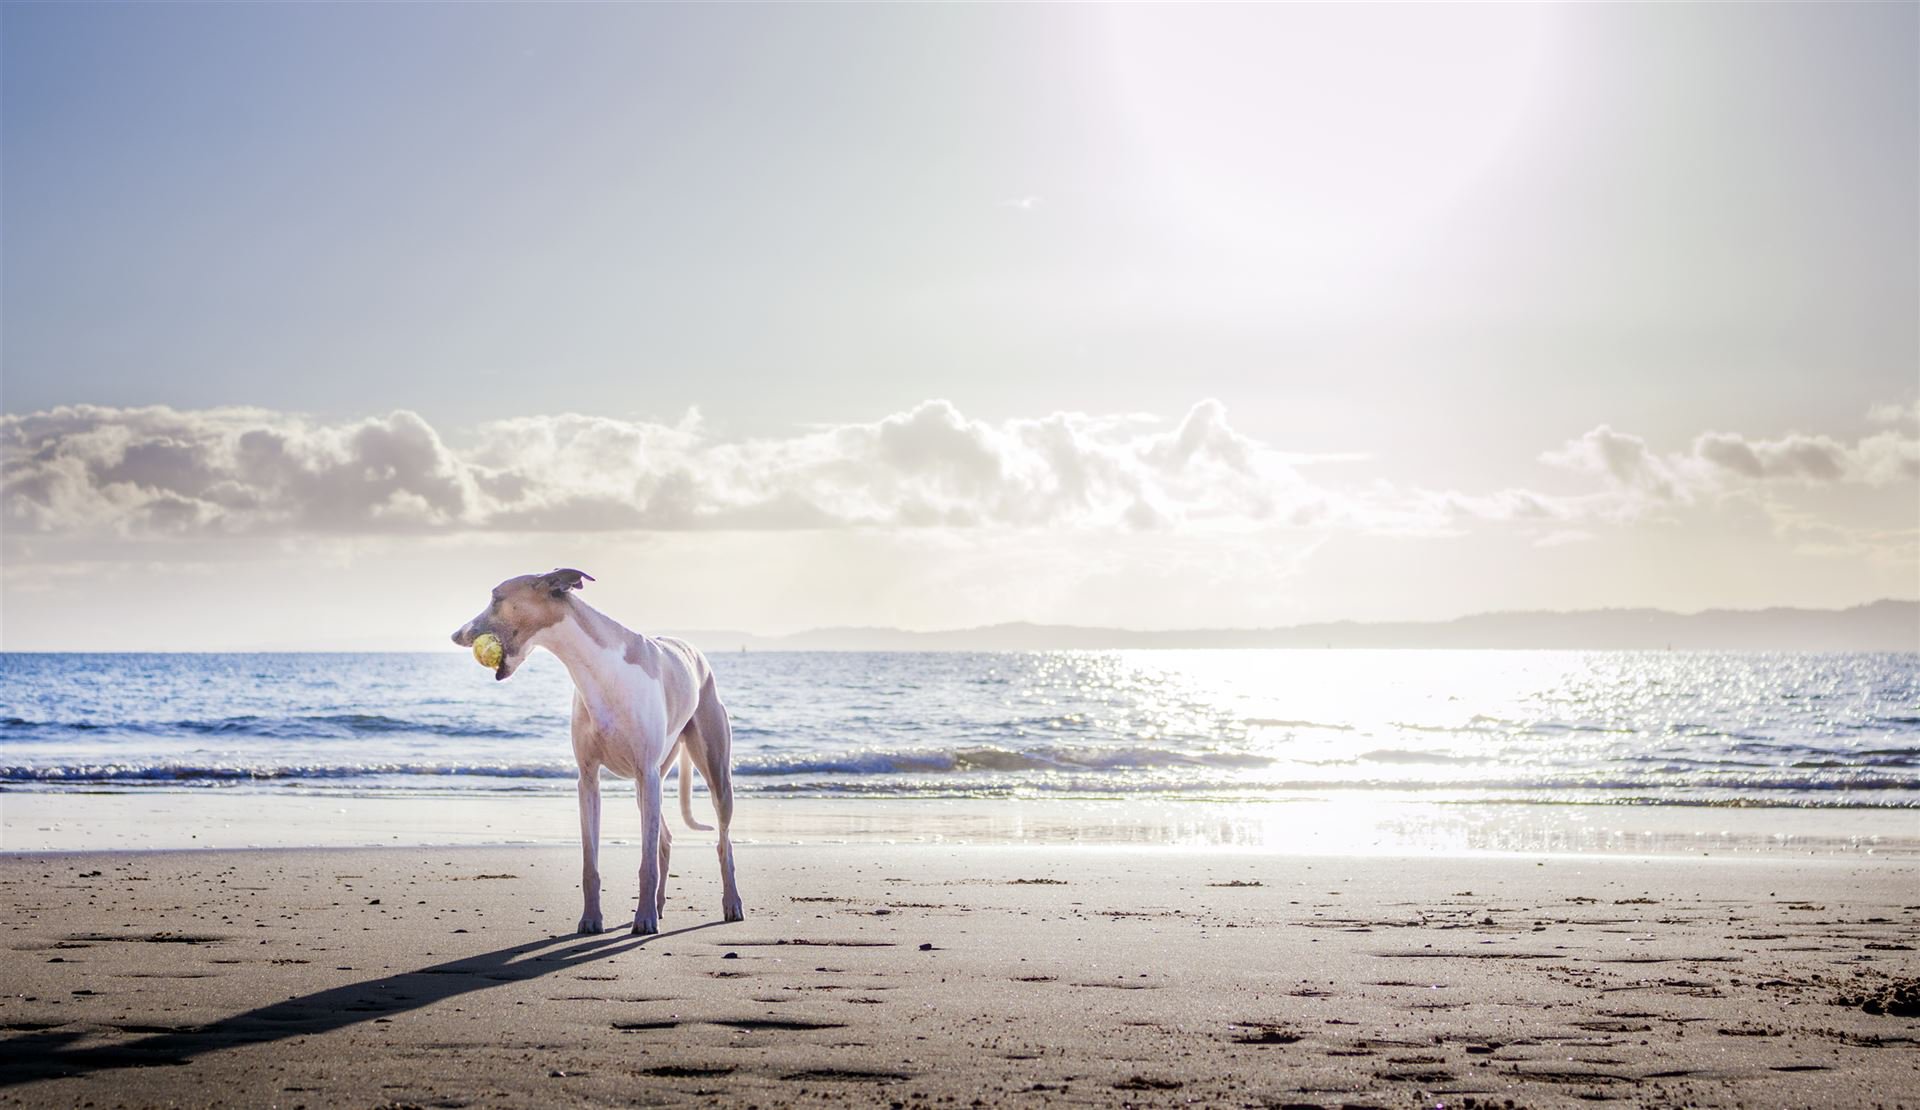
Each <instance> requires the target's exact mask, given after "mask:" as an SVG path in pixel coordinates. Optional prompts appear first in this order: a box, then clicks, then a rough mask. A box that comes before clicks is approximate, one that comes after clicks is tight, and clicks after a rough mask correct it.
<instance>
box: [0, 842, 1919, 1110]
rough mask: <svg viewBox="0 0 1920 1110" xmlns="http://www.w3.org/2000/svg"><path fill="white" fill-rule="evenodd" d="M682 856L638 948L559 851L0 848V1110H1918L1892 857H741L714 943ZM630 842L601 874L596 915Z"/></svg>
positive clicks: (1912, 991) (695, 845)
mask: <svg viewBox="0 0 1920 1110" xmlns="http://www.w3.org/2000/svg"><path fill="white" fill-rule="evenodd" d="M675 839H676V845H675V851H674V864H675V866H674V868H673V871H674V874H675V876H676V877H675V878H674V880H673V885H672V887H671V889H670V892H669V902H668V906H667V916H666V918H665V920H664V922H663V927H664V929H665V930H666V931H665V932H663V933H662V934H660V935H659V936H656V937H646V938H640V937H631V936H628V935H627V934H626V933H625V932H624V931H614V932H610V933H608V934H604V935H601V936H595V937H580V936H574V935H571V932H570V930H571V928H572V925H573V922H574V919H575V917H576V915H577V913H578V909H579V893H578V885H577V884H578V882H579V871H578V862H579V861H578V855H577V852H576V851H575V850H574V849H572V848H568V847H559V846H551V847H549V846H519V847H432V848H422V847H409V848H398V847H392V848H376V849H342V850H326V851H315V850H281V849H269V850H258V851H235V850H229V851H204V852H203V851H193V852H179V851H174V852H140V853H132V852H119V853H89V854H58V855H45V854H29V853H13V854H8V855H5V856H0V890H4V891H5V892H6V896H5V897H4V898H0V920H4V922H5V927H6V935H7V938H8V944H9V946H10V948H11V950H12V954H11V958H10V960H9V964H8V972H7V988H8V989H7V990H6V991H5V992H4V994H3V995H0V999H3V1000H0V1025H4V1031H0V1103H4V1104H8V1105H24V1106H69V1105H81V1104H83V1103H85V1102H89V1101H92V1102H95V1103H96V1104H100V1105H106V1104H131V1105H142V1106H145V1105H206V1106H256V1105H269V1104H274V1105H282V1106H288V1107H293V1106H301V1105H306V1106H321V1105H341V1104H349V1105H405V1104H418V1105H443V1106H454V1105H499V1106H530V1107H531V1106H552V1105H603V1104H607V1103H612V1102H633V1101H636V1100H637V1101H639V1102H642V1103H646V1104H649V1105H661V1106H701V1105H713V1104H716V1103H725V1104H729V1105H746V1104H748V1103H757V1104H759V1105H761V1106H784V1105H799V1106H848V1105H855V1106H865V1105H878V1106H890V1105H902V1106H910V1107H950V1106H955V1105H958V1106H965V1105H968V1104H969V1102H970V1101H972V1100H976V1099H978V1100H983V1101H984V1104H985V1105H1005V1104H1010V1105H1028V1106H1042V1105H1052V1104H1058V1105H1086V1106H1128V1105H1130V1106H1174V1105H1187V1104H1202V1105H1226V1106H1274V1105H1298V1106H1341V1105H1346V1104H1362V1105H1372V1106H1400V1105H1410V1104H1413V1103H1414V1102H1415V1101H1416V1100H1417V1101H1418V1103H1419V1104H1421V1105H1426V1106H1432V1105H1435V1104H1436V1103H1443V1104H1445V1105H1447V1106H1450V1107H1451V1106H1467V1105H1476V1106H1502V1105H1505V1104H1506V1103H1507V1101H1508V1100H1511V1101H1512V1103H1513V1104H1514V1105H1521V1106H1528V1107H1562V1106H1565V1107H1577V1106H1584V1105H1590V1104H1591V1102H1592V1101H1594V1100H1606V1101H1623V1104H1635V1105H1676V1106H1677V1105H1683V1104H1691V1105H1695V1106H1704V1107H1734V1106H1738V1105H1742V1104H1744V1105H1746V1106H1755V1105H1768V1106H1778V1105H1819V1106H1834V1107H1851V1106H1861V1107H1865V1106H1884V1107H1901V1106H1913V1105H1916V1100H1914V1099H1912V1098H1903V1097H1902V1096H1900V1095H1899V1093H1898V1092H1900V1091H1909V1092H1911V1091H1915V1090H1920V1054H1916V1053H1915V1052H1914V1051H1913V1049H1914V1047H1915V1046H1916V1045H1920V1009H1915V1008H1913V1007H1914V1006H1916V1005H1920V978H1917V976H1920V959H1916V956H1915V949H1916V946H1920V922H1916V920H1915V918H1914V916H1913V913H1912V912H1911V911H1912V909H1913V901H1914V891H1915V889H1917V888H1920V887H1917V884H1920V863H1914V862H1912V861H1905V862H1902V861H1893V860H1866V859H1860V858H1837V857H1823V858H1813V859H1808V858H1798V859H1796V858H1788V857H1772V858H1751V859H1737V860H1736V859H1727V858H1722V857H1713V858H1711V859H1700V858H1682V857H1668V858H1657V859H1645V858H1634V857H1627V856H1611V857H1581V856H1548V857H1543V858H1528V857H1524V856H1520V855H1513V854H1509V855H1498V856H1484V857H1477V858H1476V857H1455V858H1447V857H1394V856H1365V857H1341V856H1324V857H1309V856H1301V855H1289V854H1277V853H1261V852H1221V851H1183V850H1160V849H1156V850H1140V849H1136V848H1129V847H1125V846H1116V845H1108V846H1104V847H1092V846H1081V847H1067V846H1061V845H1043V846H1031V847H1024V848H1011V847H1007V846H985V845H973V846H956V845H950V844H943V845H923V844H913V845H887V844H879V843H871V842H866V843H846V844H802V845H774V844H755V845H742V846H741V848H740V881H741V887H742V891H743V893H744V895H745V896H746V899H747V913H748V916H747V919H746V920H745V921H744V922H739V923H733V924H722V923H720V922H719V920H718V917H719V914H718V894H719V884H718V881H717V877H716V875H715V874H714V872H715V868H714V866H713V857H712V853H711V851H710V850H707V848H708V845H709V844H710V839H709V838H708V837H707V836H704V835H702V834H692V833H688V834H682V835H676V838H675ZM636 851H637V849H636V848H635V847H633V846H632V845H621V846H615V847H610V848H609V851H608V853H607V858H606V860H605V864H604V866H605V874H606V876H607V892H606V908H607V916H608V922H609V924H610V925H615V924H617V923H619V922H620V919H621V918H622V916H623V914H624V913H630V912H631V897H632V894H633V889H632V888H633V869H634V866H635V861H634V858H633V857H634V854H635V852H636ZM1889 1007H1891V1008H1892V1009H1893V1010H1894V1011H1897V1012H1889ZM1468 1100H1473V1101H1472V1102H1469V1101H1468Z"/></svg>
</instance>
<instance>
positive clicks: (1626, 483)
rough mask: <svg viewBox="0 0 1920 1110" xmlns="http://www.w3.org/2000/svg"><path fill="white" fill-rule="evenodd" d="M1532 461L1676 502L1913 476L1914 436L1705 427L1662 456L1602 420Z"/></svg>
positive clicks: (1919, 459) (1918, 447) (1919, 447)
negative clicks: (1778, 486) (1762, 435)
mask: <svg viewBox="0 0 1920 1110" xmlns="http://www.w3.org/2000/svg"><path fill="white" fill-rule="evenodd" d="M1876 411H1878V408H1876ZM1540 458H1541V461H1543V462H1546V463H1549V464H1551V465H1554V466H1559V467H1563V468H1566V469H1570V470H1576V471H1581V472H1585V473H1590V474H1598V475H1602V476H1604V477H1605V478H1606V479H1607V480H1608V481H1609V483H1610V484H1611V485H1612V486H1613V487H1614V488H1615V489H1616V490H1618V491H1624V492H1629V493H1633V494H1638V495H1642V496H1643V497H1644V498H1647V499H1651V500H1654V501H1674V500H1682V501H1684V500H1688V499H1691V498H1693V497H1695V496H1698V495H1701V494H1706V493H1714V492H1720V491H1724V490H1727V489H1729V488H1734V487H1736V486H1739V485H1743V484H1744V485H1752V484H1756V483H1775V482H1785V483H1797V484H1803V485H1828V484H1834V483H1841V482H1846V483H1854V484H1859V485H1867V486H1885V485H1890V484H1892V483H1895V482H1901V481H1909V480H1912V479H1914V478H1920V438H1915V437H1914V436H1913V435H1912V434H1910V433H1908V432H1906V431H1903V430H1890V431H1883V432H1877V433H1875V434H1873V435H1870V436H1866V437H1864V438H1862V439H1859V440H1857V441H1855V442H1854V443H1852V444H1847V443H1843V442H1841V441H1839V440H1837V439H1834V438H1832V437H1831V436H1824V435H1806V434H1803V433H1799V432H1793V433H1789V434H1787V435H1784V436H1780V437H1778V438H1774V439H1759V438H1751V437H1748V436H1742V435H1738V434H1736V433H1733V432H1705V433H1702V434H1701V435H1699V436H1698V437H1696V438H1695V439H1694V441H1693V444H1692V445H1691V447H1690V448H1689V449H1688V450H1686V451H1682V452H1674V453H1669V454H1665V455H1662V454H1659V453H1656V452H1655V451H1653V450H1652V449H1651V448H1649V447H1648V446H1647V442H1646V441H1645V440H1644V439H1641V438H1640V437H1639V436H1634V435H1627V434H1625V433H1621V432H1616V431H1614V430H1613V428H1611V427H1609V426H1608V425H1605V424H1602V425H1600V426H1599V427H1596V428H1594V429H1593V430H1592V431H1590V432H1588V433H1586V434H1585V435H1583V436H1581V437H1580V438H1578V439H1574V440H1569V441H1568V442H1567V443H1565V444H1564V445H1562V446H1561V447H1560V448H1558V449H1557V450H1553V451H1548V452H1546V453H1545V454H1543V455H1541V456H1540Z"/></svg>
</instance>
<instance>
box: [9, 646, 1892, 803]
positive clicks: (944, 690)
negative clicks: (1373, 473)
mask: <svg viewBox="0 0 1920 1110" xmlns="http://www.w3.org/2000/svg"><path fill="white" fill-rule="evenodd" d="M710 658H711V660H712V663H713V667H714V670H715V672H716V674H717V676H718V682H719V689H720V694H721V697H722V699H723V700H724V701H725V702H726V705H727V708H728V711H729V713H730V715H731V717H732V720H733V745H734V752H733V754H734V762H735V768H736V772H735V773H736V776H737V777H736V789H737V790H738V791H739V792H741V793H742V794H744V795H786V796H799V797H814V798H821V797H827V798H840V799H854V798H862V797H876V798H946V799H965V798H980V799H988V798H992V799H1022V798H1076V799H1128V798H1142V797H1150V798H1155V799H1162V800H1166V799H1190V800H1195V801H1206V802H1211V803H1220V802H1237V801H1285V800H1288V799H1294V798H1324V797H1329V796H1340V797H1354V796H1372V795H1377V796H1380V797H1389V796H1391V797H1396V798H1407V797H1412V798H1417V799H1419V800H1421V801H1432V802H1443V803H1444V802H1467V803H1513V802H1517V803H1532V802H1549V803H1572V804H1582V803H1585V804H1641V805H1668V806H1673V805H1691V806H1749V807H1751V806H1764V807H1794V808H1799V809H1817V808H1845V809H1879V810H1886V809H1920V655H1914V654H1743V653H1674V652H1598V653H1588V652H1567V651H1516V652H1497V651H1289V650H1278V651H1262V650H1221V651H1114V652H1024V653H962V652H952V653H913V652H818V653H815V652H770V653H743V652H724V653H722V652H717V653H715V654H713V655H712V656H711V657H710ZM569 699H570V687H569V684H568V679H567V674H566V672H565V670H564V669H563V668H562V667H561V666H560V665H559V664H558V662H557V661H555V660H554V659H552V658H551V657H548V656H544V655H540V656H536V657H535V658H534V659H532V660H530V661H529V662H528V663H527V664H526V665H525V666H523V667H522V668H521V670H520V672H519V673H518V674H517V675H515V676H514V677H513V678H512V679H510V680H508V681H506V682H499V683H496V682H494V681H493V679H492V676H491V674H490V672H488V671H486V670H484V669H482V668H480V667H478V666H476V665H475V664H474V663H473V661H472V660H471V658H469V657H468V656H467V655H466V654H465V653H463V652H458V651H453V650H449V651H446V652H436V653H419V654H325V655H298V654H204V655H203V654H162V655H81V654H6V655H0V791H7V792H18V791H35V792H44V791H75V790H84V791H89V792H99V791H113V792H154V791H226V792H236V793H242V794H244V793H261V794H276V795H280V794H300V795H316V796H329V795H332V796H340V795H352V796H363V797H373V796H387V797H398V796H405V795H409V794H413V795H422V794H437V795H448V794H451V795H466V796H498V795H500V794H502V793H531V794H539V793H565V794H571V793H572V791H573V779H574V777H575V771H574V768H573V764H572V759H571V749H570V747H569V743H568V739H567V722H568V706H569Z"/></svg>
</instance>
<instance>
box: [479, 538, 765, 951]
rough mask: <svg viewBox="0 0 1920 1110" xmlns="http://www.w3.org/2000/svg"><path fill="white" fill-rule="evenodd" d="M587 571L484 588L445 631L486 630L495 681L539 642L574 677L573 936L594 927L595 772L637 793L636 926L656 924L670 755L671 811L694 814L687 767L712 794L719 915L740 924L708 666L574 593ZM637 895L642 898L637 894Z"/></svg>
mask: <svg viewBox="0 0 1920 1110" xmlns="http://www.w3.org/2000/svg"><path fill="white" fill-rule="evenodd" d="M591 581H593V576H592V575H588V574H582V573H581V572H579V571H577V570H555V571H552V572H551V573H548V574H523V575H521V576H520V577H518V578H509V579H507V580H506V581H505V582H502V583H500V584H499V585H498V586H496V587H494V590H493V600H492V601H490V602H489V603H488V604H487V607H486V609H485V610H483V611H482V612H481V613H480V615H479V616H477V617H475V618H473V619H472V620H470V621H468V622H467V623H466V625H465V626H464V627H462V628H461V629H460V631H458V632H455V633H454V634H453V642H454V643H456V644H459V645H460V646H461V647H472V646H473V642H474V640H475V639H477V638H479V637H480V636H481V635H482V634H483V633H488V632H491V633H492V634H493V635H495V636H497V637H499V638H500V645H501V647H502V648H503V649H504V654H503V656H502V657H501V660H500V665H499V666H498V667H497V668H495V669H494V672H493V677H494V678H495V680H501V679H505V678H506V677H507V676H509V675H511V674H512V673H513V672H514V670H515V669H516V668H518V667H519V666H520V664H521V663H522V662H524V661H525V660H526V658H527V656H528V655H530V654H532V652H533V650H534V649H535V648H546V649H547V650H548V651H550V652H552V653H553V654H555V655H557V656H559V657H560V662H562V663H564V664H566V667H567V673H568V674H570V675H572V676H573V758H574V760H575V762H577V763H578V764H579V766H580V847H581V852H582V856H583V859H582V864H581V869H580V893H581V897H582V901H583V903H584V908H583V909H582V911H581V914H580V931H581V932H583V933H597V932H600V930H601V928H602V924H601V918H600V768H602V767H605V768H606V769H607V770H609V771H612V772H613V773H614V774H616V775H619V776H620V777H621V778H628V779H633V780H635V782H636V783H637V785H638V791H639V797H640V827H641V844H642V849H641V859H640V892H641V896H640V905H639V908H638V910H636V911H635V913H634V915H633V931H634V932H635V933H657V932H659V931H660V914H661V911H662V910H663V909H664V907H665V906H666V901H667V855H668V853H669V851H670V850H671V848H672V846H673V836H672V834H671V833H669V832H668V831H667V818H666V814H665V812H663V809H662V806H661V804H660V780H661V779H662V777H664V776H665V774H666V771H667V768H668V767H669V766H671V765H672V763H673V756H674V752H675V751H676V750H678V752H679V753H680V815H681V816H682V817H683V818H684V819H685V820H686V822H687V825H688V827H690V828H695V829H709V828H712V826H710V825H702V824H699V823H698V822H696V821H695V820H694V819H693V805H692V798H691V795H690V791H691V790H692V785H691V781H690V775H691V772H690V771H689V769H688V766H687V764H688V763H689V762H691V763H692V764H693V766H695V767H698V768H700V777H701V778H703V779H705V780H706V782H707V789H708V790H709V791H710V792H711V793H712V795H713V808H714V813H715V814H716V815H717V816H718V818H719V821H720V845H719V851H720V882H721V885H722V887H723V889H722V892H721V898H720V909H721V912H722V913H724V914H725V915H726V919H727V920H728V921H739V920H740V919H741V918H742V917H743V916H744V913H743V911H742V910H741V908H740V892H739V890H738V889H736V888H735V887H734V884H733V841H732V840H731V839H730V838H729V836H728V834H727V826H728V825H729V824H731V823H732V821H733V762H732V760H733V734H732V731H731V730H730V728H729V726H728V723H727V709H726V706H724V705H721V704H720V695H719V694H718V693H717V692H716V691H715V689H714V684H713V669H712V668H711V667H709V666H708V665H707V660H706V657H705V656H703V655H701V654H700V653H699V651H697V650H695V649H694V647H693V646H692V645H691V644H687V643H683V642H681V641H679V640H675V639H670V638H668V637H665V636H660V637H654V636H643V635H641V634H640V633H638V632H633V631H630V630H628V629H627V628H625V627H623V626H621V625H620V623H619V622H617V621H615V620H613V619H612V618H610V617H608V616H606V615H605V614H603V613H600V612H598V611H596V610H595V609H593V607H591V606H589V605H588V604H587V603H585V602H583V601H581V600H580V599H579V598H577V597H575V596H573V592H572V591H574V590H578V589H580V588H581V586H582V585H583V584H584V583H586V582H591ZM648 892H651V893H652V897H648V896H647V895H648Z"/></svg>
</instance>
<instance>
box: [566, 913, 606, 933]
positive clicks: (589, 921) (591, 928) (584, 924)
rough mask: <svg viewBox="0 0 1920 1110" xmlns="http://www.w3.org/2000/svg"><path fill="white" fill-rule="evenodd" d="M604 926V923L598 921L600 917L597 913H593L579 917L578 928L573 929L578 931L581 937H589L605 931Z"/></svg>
mask: <svg viewBox="0 0 1920 1110" xmlns="http://www.w3.org/2000/svg"><path fill="white" fill-rule="evenodd" d="M606 928H607V927H606V926H605V925H602V924H601V923H600V918H599V917H598V916H597V915H594V916H588V917H583V918H581V919H580V926H579V928H577V929H575V930H574V931H575V932H577V933H579V934H580V935H581V936H583V937H590V936H593V935H594V934H596V933H603V932H605V931H606Z"/></svg>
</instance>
